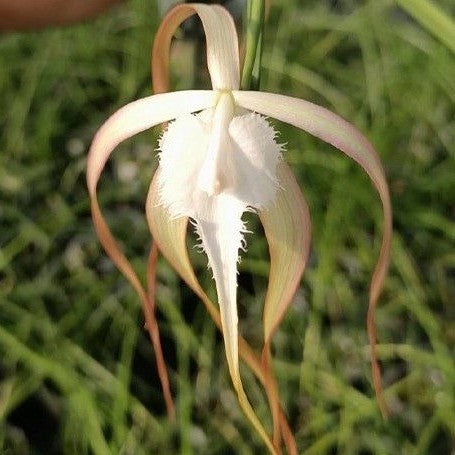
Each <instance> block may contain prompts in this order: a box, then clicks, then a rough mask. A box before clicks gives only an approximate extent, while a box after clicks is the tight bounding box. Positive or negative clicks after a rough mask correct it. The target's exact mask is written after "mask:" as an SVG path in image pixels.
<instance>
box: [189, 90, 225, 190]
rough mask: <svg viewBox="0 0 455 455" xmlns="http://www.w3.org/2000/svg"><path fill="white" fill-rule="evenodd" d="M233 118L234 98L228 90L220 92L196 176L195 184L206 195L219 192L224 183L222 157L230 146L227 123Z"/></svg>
mask: <svg viewBox="0 0 455 455" xmlns="http://www.w3.org/2000/svg"><path fill="white" fill-rule="evenodd" d="M233 118H234V100H233V98H232V95H231V93H230V92H221V94H220V98H219V100H218V103H217V105H216V107H215V112H214V114H213V118H212V129H211V132H210V139H209V143H208V147H207V154H206V157H205V160H204V162H203V164H202V167H201V170H200V172H199V175H198V178H197V186H198V187H199V189H201V190H202V191H204V192H206V193H207V195H208V196H213V195H217V194H219V193H220V192H221V191H223V189H224V188H225V185H226V183H227V182H226V179H225V178H224V176H223V166H222V157H223V154H226V153H227V152H229V150H230V149H231V148H232V146H231V138H230V135H229V124H230V123H231V121H232V119H233Z"/></svg>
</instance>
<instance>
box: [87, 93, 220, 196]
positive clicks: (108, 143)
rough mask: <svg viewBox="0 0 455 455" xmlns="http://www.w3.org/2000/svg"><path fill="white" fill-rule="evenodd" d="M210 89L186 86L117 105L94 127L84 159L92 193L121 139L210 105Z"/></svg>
mask: <svg viewBox="0 0 455 455" xmlns="http://www.w3.org/2000/svg"><path fill="white" fill-rule="evenodd" d="M215 102H216V95H215V94H214V92H212V91H210V90H187V91H181V92H172V93H162V94H159V95H152V96H149V97H147V98H142V99H140V100H137V101H133V102H132V103H129V104H127V105H126V106H124V107H122V108H121V109H119V110H118V111H117V112H116V113H115V114H113V115H112V116H111V117H110V118H109V119H108V120H107V121H106V122H105V123H104V124H103V126H102V127H101V128H100V129H99V130H98V131H97V133H96V135H95V137H94V139H93V142H92V145H91V147H90V151H89V154H88V159H87V185H88V189H89V193H90V196H91V197H93V195H94V194H95V190H96V185H97V183H98V179H99V177H100V174H101V171H102V170H103V168H104V165H105V164H106V161H107V159H108V158H109V155H110V154H111V152H112V151H113V150H114V148H115V147H117V145H118V144H120V142H122V141H124V140H125V139H128V138H129V137H131V136H134V135H135V134H137V133H140V132H141V131H144V130H146V129H148V128H151V127H152V126H155V125H159V124H160V123H164V122H168V121H169V120H172V119H174V118H176V117H178V116H180V115H183V114H187V113H190V112H195V111H200V110H202V109H206V108H209V107H212V106H213V105H214V104H215Z"/></svg>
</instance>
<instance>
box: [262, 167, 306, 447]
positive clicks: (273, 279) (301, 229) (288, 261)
mask: <svg viewBox="0 0 455 455" xmlns="http://www.w3.org/2000/svg"><path fill="white" fill-rule="evenodd" d="M277 177H278V180H279V182H280V188H279V190H278V192H277V195H276V199H275V201H274V203H273V204H271V205H270V206H269V207H267V208H266V209H264V210H259V211H258V215H259V217H260V220H261V222H262V225H263V227H264V233H265V236H266V238H267V243H268V245H269V253H270V273H269V283H268V288H267V295H266V298H265V305H264V315H263V325H264V348H263V351H262V366H263V369H264V377H265V389H266V392H267V397H268V399H269V403H270V408H271V411H272V417H273V428H274V431H273V434H274V437H273V440H274V444H275V446H277V445H279V439H280V432H279V429H280V423H279V409H280V408H279V406H280V399H279V395H278V387H277V385H276V381H275V378H274V375H273V371H272V363H271V353H270V345H271V340H272V336H273V334H274V333H275V331H276V329H277V328H278V325H279V323H280V322H281V320H282V318H283V317H284V314H285V312H286V310H287V308H288V307H289V305H290V304H291V302H292V299H293V298H294V295H295V292H296V290H297V288H298V285H299V282H300V279H301V277H302V274H303V271H304V269H305V265H306V263H307V260H308V256H309V253H310V239H311V223H310V214H309V210H308V205H307V203H306V201H305V199H304V197H303V195H302V192H301V191H300V187H299V185H298V183H297V181H296V179H295V177H294V175H293V173H292V171H291V169H290V168H289V166H288V165H287V164H286V163H284V162H282V163H280V165H279V166H278V169H277ZM284 436H286V435H284Z"/></svg>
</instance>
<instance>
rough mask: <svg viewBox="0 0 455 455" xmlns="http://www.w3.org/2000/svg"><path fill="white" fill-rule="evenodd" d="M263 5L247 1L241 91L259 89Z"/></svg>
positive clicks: (252, 0)
mask: <svg viewBox="0 0 455 455" xmlns="http://www.w3.org/2000/svg"><path fill="white" fill-rule="evenodd" d="M264 4H265V2H264V0H248V6H247V20H246V50H245V61H244V64H243V71H242V81H241V88H242V89H243V90H257V89H259V83H260V69H261V55H262V39H263V29H264V10H265V6H264Z"/></svg>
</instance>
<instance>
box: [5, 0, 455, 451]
mask: <svg viewBox="0 0 455 455" xmlns="http://www.w3.org/2000/svg"><path fill="white" fill-rule="evenodd" d="M434 5H435V6H436V7H437V10H434V9H432V8H431V5H430V4H429V3H428V2H427V1H417V0H415V1H412V0H399V1H397V2H394V1H392V0H371V1H354V0H339V1H334V2H327V1H315V0H308V1H303V0H302V1H300V2H299V1H297V0H277V1H274V2H273V6H272V9H271V12H270V18H269V21H268V25H267V29H266V34H265V38H266V42H265V55H264V62H263V63H264V70H263V73H262V88H263V89H264V90H267V91H276V92H280V93H285V94H289V95H293V96H296V97H301V98H305V99H308V100H311V101H313V102H316V103H319V104H321V105H323V106H325V107H328V108H329V109H332V110H334V111H336V112H337V113H339V114H340V115H342V116H343V117H345V118H347V119H348V120H350V121H351V122H352V123H354V124H355V125H356V126H357V127H358V128H359V129H361V130H362V131H363V132H364V133H365V135H366V136H367V137H368V138H369V139H370V140H371V142H372V143H373V144H374V145H375V147H376V149H377V150H378V153H379V154H380V156H381V158H382V160H383V163H384V166H385V169H386V173H387V176H388V181H389V183H390V189H391V196H392V201H393V207H394V241H393V252H392V263H391V268H390V273H389V275H388V278H387V281H386V284H385V289H384V292H383V295H382V298H381V300H380V306H379V308H378V311H377V329H378V337H379V340H380V344H379V346H378V351H379V356H380V359H381V361H382V364H383V373H384V382H385V388H386V391H385V396H386V400H387V402H388V403H389V406H390V409H391V413H392V415H391V418H390V419H389V420H388V421H387V422H384V421H383V420H382V419H381V417H380V414H379V412H378V409H377V406H376V404H375V400H374V394H373V390H372V383H371V376H370V365H369V362H368V347H367V336H366V327H365V318H366V304H367V292H368V282H369V280H370V277H371V273H372V270H373V268H374V264H375V261H376V259H377V256H378V251H379V245H380V234H381V226H382V224H381V223H382V218H381V208H380V203H379V200H378V197H377V195H376V193H375V191H374V190H373V188H372V186H371V184H370V182H369V180H368V178H367V177H366V176H365V174H364V173H363V172H362V170H361V169H360V168H359V167H358V166H356V165H355V164H354V163H352V162H350V161H349V159H348V158H346V157H344V156H342V155H341V154H340V153H339V152H338V151H336V150H334V149H333V148H332V147H330V146H327V145H325V144H323V143H321V142H320V141H318V140H316V139H314V138H312V137H310V136H309V135H307V134H304V133H302V132H299V131H297V130H295V129H293V128H290V127H287V126H286V125H277V127H278V128H279V129H280V131H281V135H280V139H281V140H282V142H286V143H287V151H286V153H285V157H286V160H287V161H288V162H289V163H290V164H291V166H292V168H293V169H294V171H295V174H296V175H297V177H298V180H299V182H300V183H301V187H302V189H303V191H304V193H305V194H306V196H307V199H308V202H309V205H310V209H311V215H312V221H313V246H312V258H311V263H310V266H309V268H308V270H307V272H306V274H305V277H304V280H303V282H302V286H301V288H300V290H299V291H298V294H297V296H296V299H295V302H294V304H293V306H292V307H291V308H290V310H289V312H288V315H287V317H286V318H285V320H284V322H283V324H282V326H281V329H280V330H279V332H278V333H277V335H276V337H275V342H274V346H273V349H274V356H275V367H276V373H277V376H278V381H279V386H280V391H281V396H282V400H283V404H284V407H285V409H286V411H287V414H288V416H289V419H290V423H291V426H292V428H293V430H294V432H295V435H296V439H297V443H298V446H299V450H300V452H301V453H304V454H338V453H339V454H384V455H385V454H453V453H455V449H454V448H455V363H454V352H455V53H454V47H455V42H454V41H453V40H452V39H451V37H453V36H455V35H454V33H455V32H454V30H455V27H454V25H453V18H454V17H455V4H454V2H453V1H452V0H440V1H438V2H437V3H434ZM159 14H160V13H159V9H158V7H157V6H156V4H155V3H154V2H153V1H145V0H130V1H128V2H127V3H126V4H125V5H124V6H121V7H119V8H117V9H115V10H113V11H111V12H110V13H108V14H107V15H105V16H104V17H102V18H100V19H97V20H96V21H93V22H91V23H87V24H83V25H78V26H73V27H71V28H67V29H53V30H48V31H43V32H34V33H24V34H20V33H17V34H7V35H3V36H0V453H1V454H8V455H13V454H14V455H16V454H51V455H53V454H110V453H113V454H117V453H118V454H172V453H182V454H192V453H197V454H201V455H202V454H257V453H264V450H265V449H264V447H263V446H262V444H261V442H260V441H258V440H257V438H256V436H254V435H253V434H252V429H251V428H250V426H249V425H248V423H247V422H246V419H245V418H244V417H243V415H242V413H241V411H240V410H239V407H238V405H237V401H236V398H235V394H234V393H233V390H232V387H231V384H230V380H229V377H228V373H227V368H226V363H225V358H224V349H223V344H222V340H221V338H220V336H219V334H218V333H217V331H216V329H215V328H214V325H213V323H212V321H211V320H210V318H209V317H208V315H207V314H206V311H205V309H204V307H203V305H202V304H201V303H200V302H199V301H198V300H197V299H196V298H195V297H194V296H193V295H192V294H191V292H190V291H189V290H187V289H186V288H185V287H184V286H182V283H181V282H180V280H179V279H178V278H177V277H176V275H175V274H174V273H173V271H172V270H171V269H170V267H169V266H168V265H167V264H166V263H165V262H164V261H163V260H162V261H160V263H159V268H158V279H159V287H158V306H159V311H158V317H159V320H160V327H161V331H162V339H163V343H164V350H165V354H166V357H167V359H168V367H169V372H170V378H171V384H172V391H173V395H174V397H175V400H176V404H177V410H178V418H177V423H176V425H171V424H170V423H169V422H168V420H167V418H166V415H165V409H164V404H163V399H162V395H161V390H160V387H159V383H158V380H157V373H156V368H155V363H154V355H153V351H152V348H151V346H150V342H149V339H148V337H147V334H146V332H145V331H144V330H143V317H142V314H141V309H140V305H139V301H138V299H137V297H136V296H135V294H134V292H133V290H132V289H131V287H130V286H129V285H128V284H127V282H126V281H125V279H124V278H123V277H122V276H121V275H120V274H119V272H118V271H116V270H115V268H114V266H113V265H112V263H111V262H110V261H109V259H108V258H107V257H106V255H105V253H104V252H103V251H102V250H101V249H100V245H99V242H98V240H97V238H96V236H95V234H94V230H93V226H92V223H91V218H90V212H89V203H88V195H87V191H86V188H85V175H84V172H85V159H86V152H87V149H88V147H89V145H90V141H91V138H92V137H93V134H94V132H95V131H96V129H97V128H98V127H99V126H100V125H101V123H102V122H103V121H104V120H105V119H106V118H107V116H108V115H109V114H111V113H112V112H114V111H115V110H116V109H117V108H119V107H120V106H122V105H123V104H125V103H127V102H129V101H131V100H134V99H136V98H138V97H142V96H145V95H148V94H150V88H149V87H150V80H149V55H150V45H151V42H152V39H153V34H154V31H155V30H156V27H157V25H158V23H159ZM441 18H442V19H441ZM450 18H452V19H450ZM199 46H200V45H199ZM194 49H195V48H194V46H193V47H192V46H191V44H189V40H186V44H185V45H184V46H183V44H182V45H181V46H180V49H179V50H178V51H177V52H178V55H177V56H175V57H174V60H173V78H174V86H175V87H178V88H183V87H191V86H194V85H197V86H198V87H203V86H206V83H207V82H206V77H205V75H204V74H203V73H202V74H201V73H200V72H198V71H193V70H192V68H191V64H187V63H182V62H184V61H188V62H189V63H191V62H193V64H194V65H195V67H198V65H199V64H203V60H202V58H199V59H198V58H197V56H198V55H200V52H197V48H196V51H194ZM156 135H157V133H156V132H155V133H153V132H152V133H150V132H147V133H143V134H141V135H139V136H138V137H136V138H134V139H132V140H130V141H127V143H126V144H125V145H122V146H121V147H120V148H119V151H117V152H116V153H114V155H113V157H112V159H111V161H110V164H109V165H108V167H107V169H106V171H105V175H104V177H103V179H102V184H101V187H100V200H101V201H102V205H103V207H104V208H105V214H106V216H107V218H108V220H109V223H110V225H111V226H112V228H113V230H114V232H115V234H116V235H117V236H118V237H119V238H120V239H121V240H122V243H123V245H124V248H125V250H126V251H127V254H128V256H129V257H130V258H131V259H132V261H133V263H134V265H135V267H136V269H137V270H138V271H139V273H140V274H141V275H142V276H143V274H144V271H145V262H146V257H147V252H148V248H149V245H150V239H149V234H148V230H147V226H146V223H145V220H144V215H143V212H144V209H143V206H144V201H145V195H146V191H147V187H148V183H149V181H150V179H151V176H152V175H153V171H154V168H155V166H156V153H155V148H156V142H155V140H156ZM249 225H250V227H251V228H252V229H253V230H254V231H255V232H256V234H255V235H248V239H247V240H248V244H249V249H248V252H247V253H246V254H244V255H243V260H242V263H241V274H240V277H239V281H240V287H239V313H240V328H241V332H242V333H243V334H244V336H245V337H246V338H247V339H248V340H249V341H250V342H251V344H252V345H253V346H255V347H259V346H260V342H261V326H260V323H259V321H260V320H261V312H262V306H263V301H264V294H265V289H266V283H267V273H268V256H267V246H266V243H265V241H264V239H263V234H262V232H261V228H260V226H258V222H257V220H256V219H255V218H254V217H253V216H250V217H249ZM192 254H193V260H194V263H195V267H196V269H197V272H198V274H199V276H200V277H201V280H202V281H203V283H204V287H205V288H207V289H210V293H211V295H212V296H213V295H214V290H213V283H212V281H211V278H210V274H209V273H208V272H207V271H206V259H205V258H204V256H202V255H198V254H196V253H192ZM242 374H243V377H244V379H245V387H246V390H247V393H248V395H249V397H250V398H251V401H252V402H253V403H254V406H255V408H256V409H257V412H258V414H259V416H260V418H261V419H262V420H263V421H264V422H265V423H266V425H270V417H269V414H268V408H267V404H266V400H265V397H264V394H263V391H262V390H261V388H260V387H259V385H258V384H257V383H256V381H255V379H254V378H253V376H252V375H251V373H250V372H249V371H248V370H247V369H246V368H243V369H242Z"/></svg>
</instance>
